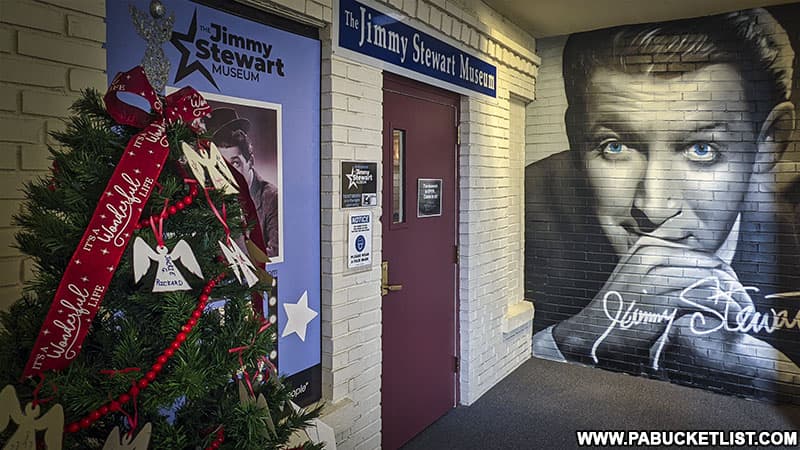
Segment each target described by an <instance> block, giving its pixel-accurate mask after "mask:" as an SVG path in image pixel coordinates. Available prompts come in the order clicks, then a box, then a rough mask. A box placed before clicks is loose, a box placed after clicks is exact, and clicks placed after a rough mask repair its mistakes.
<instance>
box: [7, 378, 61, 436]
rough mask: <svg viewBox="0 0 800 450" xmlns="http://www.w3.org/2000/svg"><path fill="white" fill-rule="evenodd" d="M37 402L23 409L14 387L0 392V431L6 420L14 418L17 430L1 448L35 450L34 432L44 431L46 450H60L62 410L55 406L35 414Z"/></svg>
mask: <svg viewBox="0 0 800 450" xmlns="http://www.w3.org/2000/svg"><path fill="white" fill-rule="evenodd" d="M39 412H40V410H39V405H36V406H34V405H33V403H28V404H27V405H25V412H23V411H22V409H21V408H20V405H19V398H18V397H17V391H16V390H15V389H14V386H12V385H10V384H9V385H7V386H6V387H4V388H3V390H2V391H0V433H2V432H3V431H5V429H6V427H7V426H8V423H9V422H10V421H12V420H13V421H14V423H15V424H17V430H16V431H15V432H14V434H12V435H11V438H10V439H9V440H8V442H6V444H5V445H4V446H3V450H36V449H37V445H36V433H37V432H39V431H43V432H44V445H45V448H47V449H48V450H60V449H61V439H62V436H63V435H64V409H63V408H62V407H61V405H55V406H53V407H52V408H50V410H49V411H47V413H46V414H45V415H43V416H42V417H39Z"/></svg>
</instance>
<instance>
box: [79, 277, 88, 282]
mask: <svg viewBox="0 0 800 450" xmlns="http://www.w3.org/2000/svg"><path fill="white" fill-rule="evenodd" d="M81 281H83V282H84V283H88V282H89V278H88V277H81Z"/></svg>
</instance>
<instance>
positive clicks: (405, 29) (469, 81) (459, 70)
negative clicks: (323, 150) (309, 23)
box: [336, 0, 497, 97]
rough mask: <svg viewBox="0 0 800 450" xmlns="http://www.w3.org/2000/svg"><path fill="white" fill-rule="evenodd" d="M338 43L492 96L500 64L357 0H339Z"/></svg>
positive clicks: (401, 66)
mask: <svg viewBox="0 0 800 450" xmlns="http://www.w3.org/2000/svg"><path fill="white" fill-rule="evenodd" d="M336 30H337V32H338V45H339V47H340V48H344V49H347V50H350V51H353V52H356V53H358V54H361V55H367V56H370V57H372V58H376V59H379V60H381V61H383V62H386V63H389V64H391V65H393V66H396V67H400V68H403V69H406V70H408V71H411V72H414V73H418V74H422V75H426V76H428V77H431V78H434V79H436V80H440V81H443V82H445V83H448V84H450V85H454V86H457V87H460V88H463V89H466V90H468V91H472V92H479V93H481V94H486V95H489V96H491V97H495V96H496V93H497V88H496V84H497V68H496V67H495V66H493V65H491V64H489V63H487V62H485V61H483V60H481V59H478V58H476V57H475V56H473V55H470V54H469V53H466V52H463V51H461V50H460V49H458V48H456V47H454V46H452V45H450V44H447V43H446V42H443V41H441V40H439V39H436V38H434V37H433V36H431V35H429V34H427V33H424V32H422V31H420V30H418V29H416V28H414V27H412V26H410V25H408V24H407V23H404V22H402V21H400V20H398V19H396V18H395V17H394V16H392V15H390V14H387V13H384V12H382V11H379V10H377V9H375V8H372V7H370V6H368V5H365V4H363V3H361V2H357V1H355V0H339V9H338V17H337V23H336Z"/></svg>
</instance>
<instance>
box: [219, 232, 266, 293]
mask: <svg viewBox="0 0 800 450" xmlns="http://www.w3.org/2000/svg"><path fill="white" fill-rule="evenodd" d="M219 246H220V248H222V254H223V255H225V259H226V260H227V261H228V266H229V267H230V268H231V270H233V273H234V274H235V275H236V279H237V280H239V283H241V284H243V285H244V284H246V285H247V287H253V285H254V284H256V283H258V276H257V275H256V273H255V272H256V266H254V265H253V262H252V261H250V258H248V257H247V255H245V254H244V252H243V251H242V249H241V248H239V246H238V245H237V244H236V242H233V240H232V239H228V245H225V244H223V243H222V241H219Z"/></svg>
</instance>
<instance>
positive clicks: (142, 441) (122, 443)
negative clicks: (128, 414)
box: [103, 423, 153, 450]
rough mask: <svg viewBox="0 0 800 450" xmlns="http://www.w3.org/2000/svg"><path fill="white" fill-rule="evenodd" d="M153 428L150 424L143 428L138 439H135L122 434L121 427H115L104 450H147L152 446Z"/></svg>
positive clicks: (107, 439)
mask: <svg viewBox="0 0 800 450" xmlns="http://www.w3.org/2000/svg"><path fill="white" fill-rule="evenodd" d="M152 428H153V427H152V425H150V424H149V423H148V424H146V425H145V426H143V427H142V429H141V431H139V434H137V435H136V437H133V436H132V435H131V434H130V433H128V434H120V432H119V427H114V429H113V430H111V434H109V435H108V437H107V438H106V443H105V444H103V450H147V446H148V445H150V434H151V433H152Z"/></svg>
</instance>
